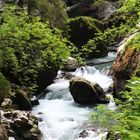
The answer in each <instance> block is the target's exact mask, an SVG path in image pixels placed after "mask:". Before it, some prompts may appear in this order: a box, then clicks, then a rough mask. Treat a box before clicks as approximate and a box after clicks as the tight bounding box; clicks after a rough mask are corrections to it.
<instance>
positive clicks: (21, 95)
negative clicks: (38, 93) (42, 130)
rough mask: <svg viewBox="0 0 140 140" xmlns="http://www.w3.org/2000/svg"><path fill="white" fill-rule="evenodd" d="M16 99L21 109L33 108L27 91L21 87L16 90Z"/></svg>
mask: <svg viewBox="0 0 140 140" xmlns="http://www.w3.org/2000/svg"><path fill="white" fill-rule="evenodd" d="M15 101H16V103H17V104H18V106H19V109H21V110H31V109H32V105H31V101H30V99H29V97H28V96H27V93H26V92H25V91H23V90H21V89H17V90H15Z"/></svg>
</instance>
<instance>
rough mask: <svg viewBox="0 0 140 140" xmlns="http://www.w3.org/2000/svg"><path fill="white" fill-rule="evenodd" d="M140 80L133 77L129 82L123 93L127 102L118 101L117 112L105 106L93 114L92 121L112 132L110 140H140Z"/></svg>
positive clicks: (99, 107) (98, 108)
mask: <svg viewBox="0 0 140 140" xmlns="http://www.w3.org/2000/svg"><path fill="white" fill-rule="evenodd" d="M139 85H140V78H138V77H133V78H131V80H129V81H128V83H127V85H126V88H127V89H129V90H127V91H123V92H121V94H122V97H123V98H124V99H125V101H118V103H119V106H118V109H117V110H116V111H115V112H112V111H110V110H109V109H107V108H106V107H104V106H103V105H100V106H98V107H97V108H96V112H93V113H92V114H91V120H92V122H93V123H94V124H97V125H98V126H100V127H103V128H107V129H109V130H110V131H111V134H110V136H109V137H108V140H112V139H116V137H118V139H122V140H126V139H127V140H139V138H140V92H139V91H140V86H139Z"/></svg>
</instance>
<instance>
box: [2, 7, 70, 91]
mask: <svg viewBox="0 0 140 140" xmlns="http://www.w3.org/2000/svg"><path fill="white" fill-rule="evenodd" d="M2 19H3V23H2V25H1V26H0V42H1V44H0V52H1V56H2V58H3V64H2V67H1V70H2V72H3V74H4V75H5V76H7V77H8V79H9V80H10V81H12V82H14V83H17V84H19V85H22V86H23V85H24V86H26V87H28V89H29V90H30V91H35V90H36V89H37V87H38V85H37V76H38V72H39V71H41V70H46V69H47V68H54V69H55V68H59V67H60V66H61V65H62V61H63V60H65V59H67V57H68V56H69V55H70V50H69V47H67V45H66V44H68V43H67V42H68V41H67V40H66V39H65V38H62V37H61V35H60V31H59V30H58V29H55V30H53V29H50V28H49V26H48V23H47V22H45V23H43V22H41V21H40V18H38V17H35V18H32V17H30V16H28V15H27V13H26V12H25V11H24V12H22V11H19V10H18V9H17V8H16V7H9V6H8V7H5V10H4V13H3V14H2Z"/></svg>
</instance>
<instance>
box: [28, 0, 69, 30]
mask: <svg viewBox="0 0 140 140" xmlns="http://www.w3.org/2000/svg"><path fill="white" fill-rule="evenodd" d="M65 9H66V7H65V4H64V2H63V0H56V1H55V0H31V1H29V7H28V11H29V13H30V14H31V15H39V16H40V17H41V19H42V20H43V21H46V19H47V20H48V21H49V24H50V25H51V26H52V27H57V28H59V29H62V30H64V31H65V30H67V20H68V17H67V13H66V10H65Z"/></svg>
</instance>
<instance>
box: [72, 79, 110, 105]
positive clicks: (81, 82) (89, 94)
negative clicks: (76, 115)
mask: <svg viewBox="0 0 140 140" xmlns="http://www.w3.org/2000/svg"><path fill="white" fill-rule="evenodd" d="M69 89H70V92H71V95H72V96H73V99H74V101H75V102H77V103H79V104H94V103H108V100H107V99H106V96H105V92H104V90H103V89H102V88H101V87H100V86H99V85H98V84H97V83H92V82H90V81H88V80H86V79H84V78H82V77H73V78H72V79H71V80H70V87H69Z"/></svg>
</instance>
